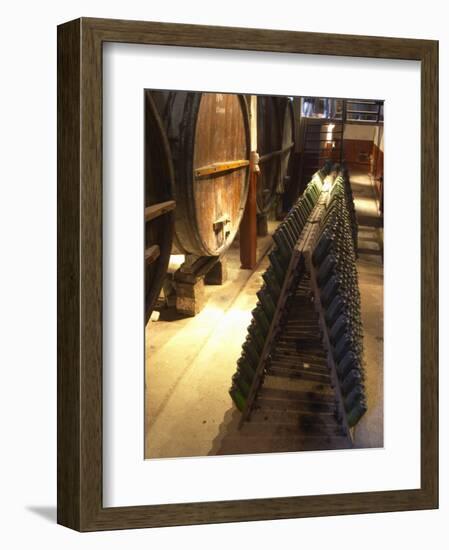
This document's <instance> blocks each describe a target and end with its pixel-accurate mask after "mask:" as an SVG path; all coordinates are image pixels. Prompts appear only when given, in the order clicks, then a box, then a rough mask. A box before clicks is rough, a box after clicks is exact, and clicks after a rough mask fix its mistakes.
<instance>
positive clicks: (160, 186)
mask: <svg viewBox="0 0 449 550" xmlns="http://www.w3.org/2000/svg"><path fill="white" fill-rule="evenodd" d="M173 195H174V172H173V165H172V162H171V154H170V148H169V144H168V140H167V137H166V136H165V131H164V129H163V127H162V123H161V120H160V118H159V115H158V113H157V110H156V107H155V105H154V102H153V100H152V99H151V96H150V94H149V93H148V92H146V93H145V324H146V323H147V322H148V319H149V318H150V315H151V312H152V311H153V308H154V304H155V303H156V300H157V298H158V296H159V293H160V290H161V287H162V284H163V281H164V277H165V274H166V272H167V267H168V262H169V260H170V252H171V248H172V241H173V229H174V221H175V216H174V208H175V205H176V203H175V201H174V200H173Z"/></svg>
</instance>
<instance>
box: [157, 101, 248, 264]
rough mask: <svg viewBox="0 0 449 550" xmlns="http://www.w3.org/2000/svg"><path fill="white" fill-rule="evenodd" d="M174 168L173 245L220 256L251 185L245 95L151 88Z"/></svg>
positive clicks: (232, 235) (239, 215)
mask: <svg viewBox="0 0 449 550" xmlns="http://www.w3.org/2000/svg"><path fill="white" fill-rule="evenodd" d="M151 95H152V98H153V100H154V102H155V104H156V105H157V108H158V111H159V113H160V116H161V119H162V121H163V124H164V127H165V131H166V134H167V137H168V140H169V143H170V149H171V153H172V159H173V165H174V170H175V199H176V213H175V238H174V242H175V246H176V248H177V249H178V250H179V251H180V252H184V253H188V254H194V255H197V256H218V255H220V254H222V253H223V252H224V251H225V250H226V249H227V248H228V247H229V246H230V244H231V243H232V240H233V239H234V237H235V234H236V232H237V229H238V227H239V224H240V221H241V218H242V215H243V210H244V207H245V202H246V197H247V194H248V183H249V156H250V137H249V118H248V111H247V105H246V101H245V98H244V96H240V95H236V94H216V93H199V92H160V91H153V92H151Z"/></svg>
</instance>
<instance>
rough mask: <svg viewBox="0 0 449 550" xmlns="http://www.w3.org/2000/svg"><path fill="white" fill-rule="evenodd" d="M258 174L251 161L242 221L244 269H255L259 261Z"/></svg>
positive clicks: (241, 236) (241, 255) (241, 243)
mask: <svg viewBox="0 0 449 550" xmlns="http://www.w3.org/2000/svg"><path fill="white" fill-rule="evenodd" d="M251 156H253V153H251ZM257 176H258V173H257V172H255V171H254V170H253V163H251V172H250V175H249V187H248V198H247V199H246V204H245V211H244V212H243V217H242V221H241V222H240V263H241V266H240V267H241V268H242V269H254V268H255V267H256V261H257V257H256V256H257V254H256V252H257V206H256V189H257Z"/></svg>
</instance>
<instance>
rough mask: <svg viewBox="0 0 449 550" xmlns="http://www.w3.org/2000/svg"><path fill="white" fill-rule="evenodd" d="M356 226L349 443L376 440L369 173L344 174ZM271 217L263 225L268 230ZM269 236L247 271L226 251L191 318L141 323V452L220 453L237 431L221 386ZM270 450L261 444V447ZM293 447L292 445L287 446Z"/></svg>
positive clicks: (378, 403) (376, 273)
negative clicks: (358, 349)
mask: <svg viewBox="0 0 449 550" xmlns="http://www.w3.org/2000/svg"><path fill="white" fill-rule="evenodd" d="M351 183H352V185H353V190H354V195H355V202H356V210H357V215H358V218H359V221H361V222H363V225H360V232H359V249H360V256H359V260H358V271H359V283H360V290H361V295H362V316H363V323H364V329H365V342H364V344H365V362H366V365H365V371H366V388H367V398H368V412H367V413H366V415H365V416H364V418H363V419H362V420H361V421H360V422H359V424H358V425H357V428H356V431H355V446H356V447H379V446H382V445H383V365H382V357H383V319H382V312H383V268H382V232H381V229H380V225H381V224H380V223H379V217H378V215H377V206H376V201H375V195H374V191H373V188H372V185H371V181H370V178H369V176H367V175H363V174H355V175H353V176H352V177H351ZM274 228H275V224H273V223H271V224H270V228H269V229H270V232H272V231H273V230H274ZM270 245H271V237H266V238H263V239H259V242H258V258H259V264H258V266H257V268H256V270H255V271H254V272H252V271H249V270H242V269H240V261H239V249H238V247H231V248H230V249H229V251H228V252H227V260H228V280H227V281H226V282H225V284H224V285H222V286H206V287H205V289H206V305H205V307H204V309H203V310H202V311H201V312H200V313H199V314H198V315H197V316H196V317H192V318H179V319H177V320H173V321H164V320H162V319H163V318H164V317H163V316H161V317H160V318H159V320H157V321H153V320H150V322H149V323H148V325H147V327H146V334H145V336H146V343H147V345H146V372H145V375H146V378H145V380H146V385H145V386H146V387H145V457H146V458H169V457H187V456H206V455H217V454H226V453H227V452H228V451H227V447H228V443H229V442H231V441H232V445H231V447H230V448H235V445H234V443H235V440H236V439H237V440H238V438H242V437H243V436H242V435H241V434H240V433H239V431H238V429H237V423H238V420H239V418H240V413H239V412H238V410H237V409H236V407H235V406H234V404H233V402H232V400H231V398H230V396H229V393H228V390H229V387H230V385H231V378H232V375H233V374H234V372H235V369H236V361H237V359H238V358H239V356H240V352H241V345H242V342H243V340H244V339H245V337H246V329H247V326H248V324H249V322H250V320H251V310H252V309H253V308H254V306H255V304H256V302H257V297H256V292H257V290H259V288H260V286H261V284H262V273H263V272H264V271H265V269H266V267H267V265H268V258H266V256H265V254H266V252H267V251H268V249H269V247H270ZM270 450H272V451H276V449H275V448H272V447H270V446H269V440H267V449H266V451H270ZM293 450H294V449H293Z"/></svg>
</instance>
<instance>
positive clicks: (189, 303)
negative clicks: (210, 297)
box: [175, 278, 205, 317]
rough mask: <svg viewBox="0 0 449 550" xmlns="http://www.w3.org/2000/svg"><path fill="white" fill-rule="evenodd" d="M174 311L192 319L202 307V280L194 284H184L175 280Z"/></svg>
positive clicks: (203, 298) (203, 297) (203, 299)
mask: <svg viewBox="0 0 449 550" xmlns="http://www.w3.org/2000/svg"><path fill="white" fill-rule="evenodd" d="M175 288H176V310H177V311H178V312H179V313H182V314H184V315H188V316H190V317H194V316H195V315H197V314H198V313H199V312H200V311H201V310H202V309H203V307H204V301H205V296H204V279H203V278H201V279H198V280H197V281H196V282H194V283H185V282H182V281H176V280H175Z"/></svg>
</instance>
